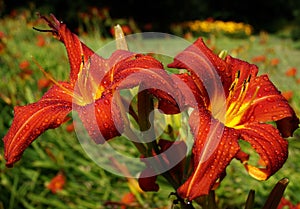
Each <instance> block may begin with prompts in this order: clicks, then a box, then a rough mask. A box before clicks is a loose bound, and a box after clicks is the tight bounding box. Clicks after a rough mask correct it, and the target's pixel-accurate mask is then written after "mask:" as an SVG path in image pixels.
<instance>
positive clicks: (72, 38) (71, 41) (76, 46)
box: [40, 14, 104, 84]
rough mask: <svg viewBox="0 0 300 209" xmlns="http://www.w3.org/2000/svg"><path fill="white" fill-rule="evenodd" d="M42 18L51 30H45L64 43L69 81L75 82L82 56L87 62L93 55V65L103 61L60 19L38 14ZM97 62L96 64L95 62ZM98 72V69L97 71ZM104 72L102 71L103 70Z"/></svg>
mask: <svg viewBox="0 0 300 209" xmlns="http://www.w3.org/2000/svg"><path fill="white" fill-rule="evenodd" d="M40 17H41V18H42V19H44V20H45V21H46V22H47V24H48V25H49V27H50V28H51V30H45V31H47V32H49V31H50V32H52V33H53V35H55V36H56V37H57V38H58V40H60V41H61V42H63V43H64V45H65V47H66V49H67V54H68V58H69V62H70V68H71V72H70V83H72V84H73V83H75V82H76V81H77V78H78V74H79V72H80V65H81V63H82V58H84V62H85V63H87V62H88V60H89V58H90V57H92V56H93V63H94V65H100V64H99V63H102V62H103V58H101V57H100V56H98V55H97V54H95V53H94V52H93V51H92V50H91V49H90V48H89V47H87V46H86V45H85V44H83V43H82V42H81V41H80V40H79V38H78V36H77V35H75V34H74V33H72V32H71V31H70V30H69V29H68V28H67V26H66V24H64V23H63V22H61V21H58V20H57V19H56V17H55V16H54V15H52V14H51V19H52V20H49V19H48V18H47V17H45V16H40ZM96 63H98V64H96ZM98 73H100V71H99V72H98ZM103 73H104V72H103Z"/></svg>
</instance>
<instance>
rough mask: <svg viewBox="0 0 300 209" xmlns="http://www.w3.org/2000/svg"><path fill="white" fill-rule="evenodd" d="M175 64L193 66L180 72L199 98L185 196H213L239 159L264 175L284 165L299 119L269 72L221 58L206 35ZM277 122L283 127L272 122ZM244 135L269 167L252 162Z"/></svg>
mask: <svg viewBox="0 0 300 209" xmlns="http://www.w3.org/2000/svg"><path fill="white" fill-rule="evenodd" d="M169 67H173V68H181V69H182V68H183V69H187V70H188V71H189V73H190V75H191V76H189V75H187V74H182V75H178V77H179V78H181V79H182V80H183V81H184V82H185V83H186V84H187V85H188V86H189V87H190V89H191V90H192V91H193V94H194V96H195V98H196V100H197V102H198V104H195V103H192V102H191V103H190V104H189V105H190V106H192V107H197V108H198V110H197V111H195V110H194V112H192V114H191V116H190V119H189V123H190V126H191V130H192V133H193V134H194V136H195V142H194V146H193V150H192V151H193V167H194V170H193V173H192V174H191V175H190V177H189V178H188V180H187V181H186V182H184V184H183V185H182V186H181V187H180V188H178V190H177V192H178V194H179V195H180V196H181V197H182V198H187V199H188V200H193V199H195V198H196V197H199V196H201V195H207V194H208V193H209V191H210V190H211V189H212V188H213V186H214V185H215V184H216V183H218V181H220V179H221V178H222V177H223V175H224V172H225V169H226V167H227V166H228V165H229V163H230V162H231V160H232V159H233V158H237V159H239V160H240V161H241V162H242V163H243V165H244V166H245V168H246V169H247V171H248V172H249V174H250V175H251V176H253V177H254V178H256V179H259V180H265V179H267V178H269V177H270V176H271V175H272V174H274V173H275V172H276V171H277V170H278V169H280V168H281V167H282V165H283V164H284V162H285V161H286V159H287V156H288V143H287V141H286V140H285V139H284V138H283V137H289V136H291V135H292V133H293V131H294V130H295V129H296V128H297V127H298V124H299V119H298V118H297V117H296V115H295V112H294V111H293V109H292V108H291V107H290V106H289V104H288V102H287V100H286V99H285V98H284V97H283V96H282V95H281V94H280V92H279V91H278V90H277V89H276V87H275V86H274V85H273V83H272V82H271V81H270V80H269V78H268V76H267V75H261V76H258V75H257V73H258V68H257V67H256V66H255V65H252V64H249V63H247V62H244V61H241V60H239V59H235V58H233V57H231V56H226V58H225V60H223V59H221V58H220V57H218V56H216V55H215V54H213V52H212V51H211V50H210V49H209V48H207V47H206V46H205V44H204V42H203V40H202V39H198V40H197V41H196V42H195V43H194V44H193V45H192V46H190V47H188V48H187V49H185V50H184V51H183V52H181V53H180V54H179V55H177V56H176V57H175V60H174V62H173V63H171V64H170V65H169ZM217 80H219V81H220V82H218V81H217ZM185 100H186V101H187V102H188V101H190V98H186V99H185ZM222 107H223V108H224V110H223V111H222ZM271 121H275V122H276V126H277V127H274V126H273V125H271V124H269V123H267V122H271ZM240 139H242V140H244V141H246V142H248V143H250V144H251V146H252V148H253V149H254V150H255V151H256V152H257V153H258V154H259V155H260V157H261V160H262V161H263V162H264V165H265V166H264V167H263V168H262V167H255V166H253V165H250V164H248V159H249V156H248V154H246V153H244V152H243V151H241V148H240V146H239V143H238V140H240Z"/></svg>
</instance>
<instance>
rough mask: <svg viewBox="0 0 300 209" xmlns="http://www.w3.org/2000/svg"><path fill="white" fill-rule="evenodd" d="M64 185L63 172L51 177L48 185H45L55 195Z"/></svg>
mask: <svg viewBox="0 0 300 209" xmlns="http://www.w3.org/2000/svg"><path fill="white" fill-rule="evenodd" d="M65 183H66V178H65V175H64V174H63V172H59V173H58V174H57V175H56V176H55V177H53V178H52V179H51V181H50V183H49V184H48V185H47V188H48V189H49V190H50V191H51V192H52V193H53V194H56V193H57V192H58V191H61V190H62V189H63V188H64V186H65Z"/></svg>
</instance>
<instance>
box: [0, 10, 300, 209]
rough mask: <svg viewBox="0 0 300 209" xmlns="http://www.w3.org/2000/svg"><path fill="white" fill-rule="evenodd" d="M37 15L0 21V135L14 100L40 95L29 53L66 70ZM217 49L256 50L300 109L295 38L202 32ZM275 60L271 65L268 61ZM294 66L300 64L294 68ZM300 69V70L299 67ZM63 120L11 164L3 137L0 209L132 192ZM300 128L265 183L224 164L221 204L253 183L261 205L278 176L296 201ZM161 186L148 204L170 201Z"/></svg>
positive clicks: (247, 55) (93, 38) (250, 53)
mask: <svg viewBox="0 0 300 209" xmlns="http://www.w3.org/2000/svg"><path fill="white" fill-rule="evenodd" d="M37 25H38V24H37V18H36V17H31V16H28V15H26V14H23V15H18V16H16V17H14V18H5V19H2V20H0V31H1V32H3V34H4V36H3V37H2V38H1V44H2V45H3V46H4V48H3V49H1V51H0V54H1V57H0V66H1V70H0V79H1V80H0V89H1V92H0V97H1V98H0V112H1V117H0V137H1V138H2V137H3V136H4V135H5V133H6V131H7V129H8V127H9V126H10V124H11V122H12V118H13V112H12V111H13V107H14V106H15V105H25V104H28V103H31V102H34V101H37V100H38V99H39V98H40V97H41V96H42V95H43V93H44V92H45V91H46V89H41V90H37V89H38V88H37V81H38V80H39V79H41V78H44V76H43V74H42V73H41V72H40V71H39V70H38V68H37V67H36V66H35V64H34V62H33V61H32V58H34V59H35V60H37V61H38V62H39V63H40V65H41V66H43V67H44V68H45V70H46V71H47V72H50V73H51V75H52V76H53V77H54V78H55V79H56V80H65V79H67V77H68V73H69V65H68V59H67V56H66V52H65V48H64V46H63V44H61V43H60V42H59V41H57V40H55V39H53V37H52V35H51V34H46V33H43V34H41V33H39V32H37V31H34V30H33V29H32V26H37ZM41 35H42V36H43V37H44V44H43V45H42V46H40V45H39V44H38V40H39V38H38V36H41ZM80 38H81V39H82V40H83V41H84V42H86V44H87V45H88V46H90V47H91V48H92V49H94V50H97V49H98V48H100V47H101V46H103V45H104V44H105V43H107V42H109V41H110V40H103V39H101V37H100V36H99V34H98V35H97V34H96V35H95V34H90V35H81V36H80ZM206 40H207V42H208V44H209V46H210V47H211V48H213V49H214V50H215V51H216V52H219V51H220V50H222V49H226V50H228V52H229V54H231V55H233V56H235V57H238V58H240V59H243V60H247V61H249V62H252V59H253V57H255V56H259V55H263V56H265V57H266V60H265V61H264V62H259V63H255V64H257V65H258V66H259V68H260V70H261V71H260V73H268V74H269V75H270V77H271V79H272V81H273V82H274V83H275V84H276V85H277V86H278V88H279V89H280V90H281V91H283V92H286V91H292V92H293V97H292V99H291V100H290V102H291V105H292V106H293V107H294V108H295V110H296V112H297V114H298V116H299V115H300V103H299V101H300V93H299V84H298V83H297V79H299V78H300V74H299V71H298V74H297V75H296V78H295V77H287V76H286V75H285V72H286V70H288V69H289V68H290V67H298V66H300V59H299V57H300V51H299V50H297V48H296V47H295V46H297V43H295V42H292V41H291V40H290V39H282V38H280V37H277V36H275V35H266V34H262V35H258V36H252V37H250V38H249V39H231V38H228V37H224V36H220V37H219V36H214V37H206ZM272 59H278V60H279V63H278V64H276V65H274V66H272V64H271V60H272ZM24 61H25V62H29V67H27V70H30V72H31V73H28V72H27V73H26V72H25V73H24V70H22V69H21V68H20V64H21V63H22V62H24ZM298 69H299V67H298ZM299 70H300V69H299ZM67 125H68V124H64V125H62V126H61V127H59V128H57V129H55V130H49V131H47V132H46V133H44V134H43V135H42V136H40V137H39V139H38V140H36V141H35V142H34V143H33V144H32V145H31V146H30V147H29V148H28V149H27V150H26V151H25V153H24V156H23V158H22V160H21V161H20V162H19V163H17V164H16V165H15V167H14V168H12V169H8V168H6V167H5V160H4V157H3V143H0V150H1V151H0V153H1V154H0V209H2V208H5V209H13V208H62V209H63V208H107V207H106V206H104V203H105V202H106V201H120V199H121V197H122V195H124V194H125V193H128V192H129V188H128V186H127V180H126V179H125V178H123V177H119V176H116V175H113V174H111V173H108V172H106V171H105V170H103V169H101V168H100V167H99V166H98V165H96V164H95V163H94V162H93V161H92V160H91V159H90V158H89V157H88V156H87V155H86V153H85V152H84V151H83V150H82V148H81V145H80V143H79V142H78V140H77V139H76V135H75V133H70V132H67V131H66V127H67ZM299 139H300V131H299V129H298V131H297V132H296V134H295V136H294V138H291V139H289V141H290V145H289V146H290V155H289V159H288V161H287V162H286V164H285V165H284V167H283V168H282V169H281V170H280V171H279V172H278V173H276V175H274V176H273V177H271V178H270V179H269V180H268V181H266V182H258V181H256V180H254V179H252V178H251V177H250V176H249V175H248V174H247V173H246V171H245V169H244V168H243V167H242V165H241V164H240V163H238V162H236V161H233V162H232V164H231V165H230V166H229V167H228V169H227V177H226V178H225V179H224V181H223V182H222V183H221V186H220V188H218V190H217V195H218V201H219V204H220V207H221V208H225V207H226V208H241V207H242V205H243V203H244V202H245V200H246V196H247V194H248V191H249V190H250V189H255V190H256V194H257V195H256V206H257V208H260V207H261V206H262V205H263V203H264V201H265V200H266V196H267V194H268V193H269V192H270V191H271V189H272V187H273V186H274V185H275V183H276V182H277V181H278V180H280V179H281V178H283V177H288V178H289V179H290V184H289V186H288V188H287V191H286V193H285V197H286V198H287V199H289V200H291V201H292V202H293V203H298V202H300V197H299V195H297V194H298V193H299V192H300V185H299V184H298V181H299V179H300V162H299V159H300V140H299ZM59 171H61V172H63V173H64V175H65V176H66V185H65V187H64V189H63V190H62V191H61V192H58V193H57V194H52V193H51V192H50V191H49V190H48V189H47V187H46V185H47V183H49V182H50V181H51V179H52V178H53V177H54V176H55V175H56V174H57V173H58V172H59ZM159 181H160V188H161V189H160V191H159V192H158V193H147V194H143V196H142V198H143V202H144V204H145V208H162V207H163V206H167V208H170V207H171V204H172V203H171V200H170V199H169V198H168V195H169V194H170V192H172V188H170V187H169V186H168V185H167V184H166V182H165V181H164V180H163V179H159Z"/></svg>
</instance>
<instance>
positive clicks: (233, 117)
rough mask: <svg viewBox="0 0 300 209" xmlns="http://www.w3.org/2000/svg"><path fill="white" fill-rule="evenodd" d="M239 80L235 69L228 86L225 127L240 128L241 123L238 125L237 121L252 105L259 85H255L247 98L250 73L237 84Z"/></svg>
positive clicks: (238, 121) (238, 73)
mask: <svg viewBox="0 0 300 209" xmlns="http://www.w3.org/2000/svg"><path fill="white" fill-rule="evenodd" d="M239 80H240V71H237V72H236V75H235V79H234V81H233V82H232V84H231V86H230V88H229V96H228V97H227V100H226V105H227V109H226V120H225V125H226V126H227V127H231V128H233V127H234V128H236V129H238V128H242V125H240V124H239V123H240V121H241V119H242V117H243V115H244V114H245V112H246V111H247V110H248V109H249V107H250V106H251V105H252V103H253V101H254V100H255V98H256V96H257V92H258V90H259V88H260V87H259V86H257V87H256V89H255V91H254V93H253V94H252V95H250V96H251V97H250V98H249V95H247V94H248V93H249V85H250V80H251V75H249V76H248V78H247V79H246V80H244V81H243V82H242V84H241V85H239V86H238V83H239ZM237 95H238V96H237Z"/></svg>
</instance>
